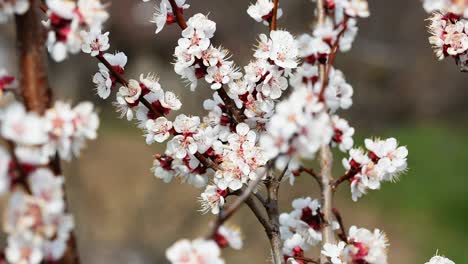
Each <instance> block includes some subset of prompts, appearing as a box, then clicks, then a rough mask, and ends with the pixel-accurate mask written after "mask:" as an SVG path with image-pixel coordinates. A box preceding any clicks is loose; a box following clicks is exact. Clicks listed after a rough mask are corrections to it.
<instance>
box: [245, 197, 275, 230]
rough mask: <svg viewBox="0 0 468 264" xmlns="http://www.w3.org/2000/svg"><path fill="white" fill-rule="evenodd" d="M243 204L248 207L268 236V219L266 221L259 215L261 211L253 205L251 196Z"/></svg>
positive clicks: (269, 228)
mask: <svg viewBox="0 0 468 264" xmlns="http://www.w3.org/2000/svg"><path fill="white" fill-rule="evenodd" d="M245 204H247V206H249V208H250V210H251V211H252V212H253V213H254V214H255V217H257V220H258V221H259V222H260V224H262V226H263V227H264V228H265V233H267V234H270V233H271V232H272V228H271V226H270V223H269V222H268V219H266V218H265V216H264V215H263V214H262V213H261V210H260V209H259V208H258V206H257V205H256V204H255V201H254V200H253V199H252V196H249V197H248V198H247V199H246V200H245Z"/></svg>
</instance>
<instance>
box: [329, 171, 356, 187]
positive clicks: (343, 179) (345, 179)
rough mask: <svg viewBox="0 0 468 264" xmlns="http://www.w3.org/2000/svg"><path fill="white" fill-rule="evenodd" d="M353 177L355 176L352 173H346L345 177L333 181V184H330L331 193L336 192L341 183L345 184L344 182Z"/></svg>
mask: <svg viewBox="0 0 468 264" xmlns="http://www.w3.org/2000/svg"><path fill="white" fill-rule="evenodd" d="M354 175H355V173H353V172H352V171H348V172H347V173H346V174H345V175H343V176H341V177H339V178H338V179H337V180H336V181H334V182H333V183H332V184H331V187H332V190H333V191H336V189H337V188H338V186H339V185H340V184H341V183H343V182H345V181H347V180H349V179H351V178H353V177H354Z"/></svg>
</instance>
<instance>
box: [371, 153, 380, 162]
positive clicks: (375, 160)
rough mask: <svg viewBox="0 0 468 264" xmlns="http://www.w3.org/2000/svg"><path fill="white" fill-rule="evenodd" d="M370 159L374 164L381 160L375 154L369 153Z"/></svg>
mask: <svg viewBox="0 0 468 264" xmlns="http://www.w3.org/2000/svg"><path fill="white" fill-rule="evenodd" d="M369 158H370V159H371V160H372V161H373V162H374V163H377V162H378V161H379V160H380V158H379V157H378V156H377V155H376V154H375V153H374V152H372V151H371V152H370V153H369Z"/></svg>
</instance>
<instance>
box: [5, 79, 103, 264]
mask: <svg viewBox="0 0 468 264" xmlns="http://www.w3.org/2000/svg"><path fill="white" fill-rule="evenodd" d="M15 87H16V79H15V77H14V76H11V75H9V74H7V73H6V71H5V70H0V91H1V94H2V95H3V93H4V92H9V91H11V90H12V89H13V88H15ZM7 101H8V100H5V101H4V102H3V104H4V105H3V107H2V109H1V110H0V135H1V136H2V138H3V139H4V140H6V141H7V142H8V147H9V151H8V152H7V151H6V150H5V149H4V148H0V195H4V194H6V193H7V192H9V191H11V196H10V199H9V203H8V206H7V208H6V213H5V221H4V231H5V232H6V234H7V235H8V240H7V246H6V249H5V251H4V257H5V259H6V261H7V262H8V263H31V264H36V263H37V264H38V263H42V262H43V261H49V262H54V261H58V260H59V259H60V258H61V257H62V256H63V255H64V252H65V250H66V248H67V243H68V240H69V238H70V232H71V231H72V229H73V228H74V223H73V218H72V216H71V215H69V214H68V213H67V212H66V206H65V200H64V199H65V197H64V191H63V188H64V186H63V185H64V177H63V176H61V175H55V174H59V172H52V171H51V168H52V166H49V165H50V164H52V161H53V160H55V159H56V158H61V159H64V160H70V159H71V157H72V156H73V155H75V156H78V155H79V153H80V150H81V149H82V148H83V147H84V145H85V143H86V140H89V139H95V138H96V136H97V135H96V130H97V128H98V126H99V119H98V117H97V114H96V113H95V111H94V107H93V105H92V104H91V103H89V102H84V103H80V104H78V105H77V106H75V107H73V108H72V107H71V105H70V104H68V103H64V102H60V101H58V102H56V103H55V105H54V106H53V107H51V108H49V109H47V110H45V113H44V114H43V115H39V114H37V113H35V112H28V111H27V110H26V108H25V106H24V105H23V104H21V103H19V102H17V101H14V100H13V101H12V100H9V102H7ZM1 262H3V260H2V261H1Z"/></svg>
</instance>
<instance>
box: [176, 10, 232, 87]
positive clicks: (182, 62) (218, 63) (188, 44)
mask: <svg viewBox="0 0 468 264" xmlns="http://www.w3.org/2000/svg"><path fill="white" fill-rule="evenodd" d="M215 31H216V23H215V22H213V21H211V20H209V19H208V18H207V17H206V16H205V15H203V14H196V15H194V16H192V17H191V18H190V19H189V20H188V21H187V28H185V29H184V30H183V31H182V38H180V39H179V41H178V45H177V47H176V48H175V51H174V57H175V59H176V61H175V64H174V70H175V72H176V73H177V74H179V75H180V76H181V77H182V78H183V79H185V80H187V81H188V82H189V83H190V89H191V90H192V91H193V90H195V88H196V87H197V84H198V79H201V78H204V79H205V80H206V82H207V83H209V84H210V85H211V89H213V90H218V89H220V88H221V87H222V86H223V85H229V86H231V85H232V84H233V83H234V81H235V80H237V79H239V78H240V77H241V75H240V73H239V72H238V70H237V67H236V66H235V65H234V63H233V62H232V61H229V60H228V59H229V56H228V52H227V51H226V50H224V49H222V48H215V47H213V46H212V45H211V41H210V39H211V38H212V37H213V36H214V33H215Z"/></svg>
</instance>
